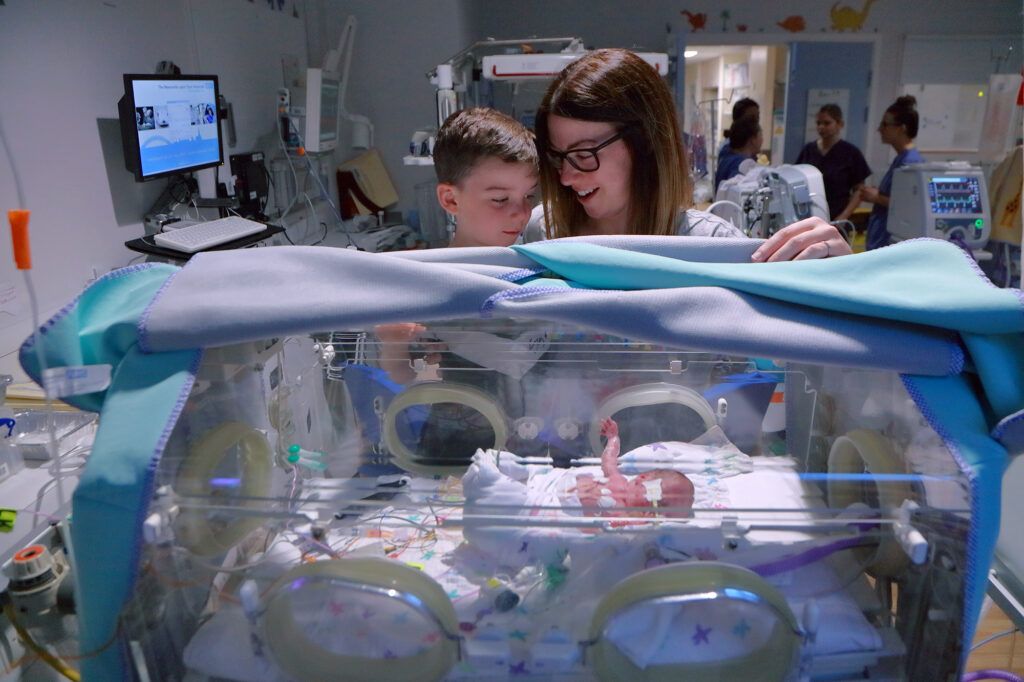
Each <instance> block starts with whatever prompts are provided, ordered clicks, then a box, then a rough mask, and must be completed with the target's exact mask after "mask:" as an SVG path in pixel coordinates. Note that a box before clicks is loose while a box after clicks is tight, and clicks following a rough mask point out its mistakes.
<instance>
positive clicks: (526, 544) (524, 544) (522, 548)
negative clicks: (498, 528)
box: [519, 540, 530, 553]
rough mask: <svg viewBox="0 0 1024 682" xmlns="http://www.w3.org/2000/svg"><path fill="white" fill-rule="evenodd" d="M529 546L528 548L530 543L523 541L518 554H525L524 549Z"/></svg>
mask: <svg viewBox="0 0 1024 682" xmlns="http://www.w3.org/2000/svg"><path fill="white" fill-rule="evenodd" d="M529 546H530V543H529V542H527V541H525V540H523V545H522V547H520V548H519V551H520V553H523V552H525V551H526V548H527V547H529Z"/></svg>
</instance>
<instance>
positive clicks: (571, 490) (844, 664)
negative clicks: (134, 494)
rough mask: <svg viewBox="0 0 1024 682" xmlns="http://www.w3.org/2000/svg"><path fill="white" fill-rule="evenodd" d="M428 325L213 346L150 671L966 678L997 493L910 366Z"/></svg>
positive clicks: (149, 579)
mask: <svg viewBox="0 0 1024 682" xmlns="http://www.w3.org/2000/svg"><path fill="white" fill-rule="evenodd" d="M410 327H411V328H412V329H414V331H415V334H413V335H412V336H411V338H410V340H409V341H408V342H407V343H406V342H396V341H394V340H393V336H385V335H383V334H382V333H381V332H382V330H383V329H385V328H384V327H381V326H379V325H370V326H366V327H365V328H356V329H347V330H343V331H336V332H332V333H330V334H320V335H315V336H312V337H310V336H301V335H300V336H286V337H280V338H275V339H272V340H268V341H265V342H260V343H251V342H249V343H243V344H236V345H232V346H226V347H222V348H217V349H212V350H208V351H207V352H206V353H205V355H204V359H203V361H202V364H201V365H200V367H199V369H198V371H197V373H196V381H195V384H194V386H193V388H192V390H191V393H190V395H189V396H188V400H187V402H186V403H185V404H184V406H183V408H182V410H181V414H180V417H179V418H178V420H177V423H176V425H175V426H174V428H173V432H172V433H171V434H170V437H169V440H168V442H167V445H166V448H165V450H164V455H163V458H162V460H161V461H160V464H159V466H158V469H157V471H156V474H155V475H156V479H155V481H154V485H153V493H152V497H151V500H150V502H149V505H148V510H147V512H146V520H145V523H144V524H143V543H142V546H141V553H140V567H139V572H138V577H137V580H136V583H135V587H134V592H133V596H132V597H131V600H130V602H129V604H128V606H127V608H126V609H125V610H124V611H123V613H122V615H121V618H120V629H121V631H122V633H123V634H124V636H125V638H126V640H127V641H128V643H129V647H130V651H131V652H132V665H133V666H134V667H135V671H136V672H135V674H136V675H137V677H138V678H139V679H147V678H148V679H162V680H177V679H188V680H201V679H211V680H225V679H227V680H247V681H253V680H275V681H276V680H398V679H408V680H413V679H415V680H487V679H494V680H504V679H511V678H516V679H519V678H523V679H530V678H535V679H554V680H562V679H565V680H590V679H599V680H669V679H686V680H739V679H758V680H847V679H858V680H860V679H885V680H951V679H953V678H954V676H955V674H956V672H957V670H958V666H959V661H960V657H961V655H962V654H963V648H964V642H963V640H962V628H961V621H962V619H963V618H964V613H963V608H962V602H961V600H960V598H959V595H960V594H961V592H962V590H963V580H964V567H965V561H966V560H965V552H966V548H967V545H968V526H969V522H970V518H971V505H970V502H969V488H970V482H969V480H968V478H967V476H966V475H965V474H963V473H962V472H961V469H960V467H958V466H957V464H956V462H955V460H954V457H953V455H952V454H951V453H950V451H949V450H947V449H946V447H945V446H944V445H943V441H942V439H941V438H940V437H939V436H938V434H936V433H935V431H933V429H932V427H931V426H929V422H928V420H927V419H926V418H925V416H924V415H922V414H921V413H920V412H919V411H918V409H917V407H915V402H914V399H913V398H912V396H911V395H909V394H908V391H907V389H906V388H905V385H904V383H903V382H902V381H901V380H900V376H899V375H898V374H896V373H895V372H891V371H881V370H877V369H874V370H872V369H855V368H851V367H844V366H841V365H834V364H833V365H821V364H813V363H810V364H809V363H800V362H792V361H791V362H772V361H770V360H767V359H761V358H756V357H748V356H746V355H743V354H737V353H735V352H725V351H723V352H711V351H708V350H706V349H705V350H701V351H700V352H697V351H688V350H682V349H679V348H674V347H671V346H665V345H655V344H650V343H641V342H637V341H631V340H629V339H626V338H621V337H615V336H610V335H607V334H604V333H600V332H597V331H595V330H593V329H589V328H586V327H582V326H576V325H568V324H563V323H553V322H545V321H540V320H535V319H528V318H524V319H515V320H513V319H490V320H488V319H474V320H455V321H452V320H446V321H424V322H423V323H422V324H419V325H410ZM381 336H385V338H387V339H389V340H386V341H382V340H381ZM609 423H613V424H615V425H616V426H617V434H614V435H615V438H617V441H616V443H617V446H618V448H619V452H618V455H619V456H618V457H617V458H615V461H616V465H615V466H616V468H617V470H618V472H617V473H618V475H621V476H622V478H623V479H624V480H625V481H626V485H634V484H635V488H636V490H638V491H640V492H639V494H638V495H633V496H626V497H619V496H616V495H615V494H613V493H612V492H611V491H610V487H612V483H610V482H609V480H610V477H609V468H608V466H607V456H608V455H609V451H608V450H607V448H608V447H610V445H609V442H610V441H611V440H612V439H611V437H609V430H608V429H609V427H608V424H609ZM613 454H614V453H613ZM602 457H605V458H606V459H605V461H604V462H603V461H602ZM653 474H657V475H653ZM670 480H674V481H684V480H685V481H688V485H689V486H692V488H691V490H692V493H691V494H690V495H689V497H687V496H683V497H679V496H677V495H673V494H672V493H671V486H670V485H669V481H670ZM588 490H589V491H596V492H595V493H594V495H596V497H592V496H591V495H590V493H587V492H585V491H588ZM595 499H596V500H597V501H596V502H594V501H593V500H595Z"/></svg>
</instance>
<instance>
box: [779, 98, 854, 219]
mask: <svg viewBox="0 0 1024 682" xmlns="http://www.w3.org/2000/svg"><path fill="white" fill-rule="evenodd" d="M815 122H816V123H817V126H818V139H817V141H815V142H808V143H807V146H805V147H804V148H803V149H801V150H800V155H799V156H798V157H796V162H797V163H809V164H811V165H812V166H814V167H815V168H817V169H818V170H820V171H821V177H822V179H823V180H824V182H825V199H826V200H827V201H828V212H829V215H830V216H832V220H833V221H838V220H849V219H850V216H851V215H853V211H854V209H855V208H857V205H858V204H859V203H860V188H861V187H862V186H863V185H864V181H865V180H866V179H867V177H868V176H869V175H871V168H869V167H868V162H867V161H865V160H864V155H863V154H861V153H860V150H859V149H857V147H856V146H854V145H852V144H850V143H849V142H847V141H846V140H844V139H843V138H842V137H840V135H841V134H842V132H843V110H842V109H840V108H839V105H838V104H826V105H824V106H822V107H821V109H819V110H818V116H817V119H816V121H815Z"/></svg>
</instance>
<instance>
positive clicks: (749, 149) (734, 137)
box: [715, 118, 764, 192]
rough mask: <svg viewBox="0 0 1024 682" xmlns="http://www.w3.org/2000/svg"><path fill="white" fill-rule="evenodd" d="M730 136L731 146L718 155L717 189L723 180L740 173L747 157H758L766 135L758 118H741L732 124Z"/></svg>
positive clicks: (728, 133) (728, 135)
mask: <svg viewBox="0 0 1024 682" xmlns="http://www.w3.org/2000/svg"><path fill="white" fill-rule="evenodd" d="M726 137H728V138H729V146H728V147H726V148H725V150H726V151H725V153H724V154H722V155H720V156H719V157H718V170H716V171H715V191H716V192H717V191H718V186H719V185H720V184H722V181H723V180H728V179H729V178H731V177H733V176H735V175H739V174H740V164H741V163H743V162H744V161H746V160H747V159H756V158H757V153H758V152H759V151H761V145H762V144H763V143H764V136H763V135H762V134H761V124H760V123H758V122H757V121H756V120H753V119H749V118H741V119H740V120H738V121H736V122H735V123H733V124H732V127H731V128H729V130H728V132H727V133H726Z"/></svg>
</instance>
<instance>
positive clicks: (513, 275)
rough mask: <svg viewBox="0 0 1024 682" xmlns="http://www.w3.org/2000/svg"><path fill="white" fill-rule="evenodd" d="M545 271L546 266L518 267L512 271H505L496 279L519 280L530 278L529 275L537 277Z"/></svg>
mask: <svg viewBox="0 0 1024 682" xmlns="http://www.w3.org/2000/svg"><path fill="white" fill-rule="evenodd" d="M546 271H547V269H546V268H520V269H518V270H513V271H512V272H509V273H506V274H504V275H502V276H501V277H499V278H498V279H500V280H504V281H506V282H520V281H522V280H524V279H530V278H531V277H537V276H539V275H542V274H544V273H545V272H546Z"/></svg>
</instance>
